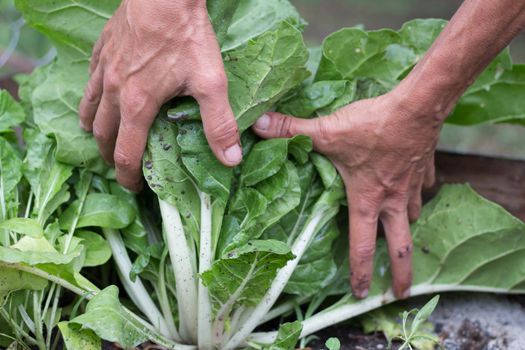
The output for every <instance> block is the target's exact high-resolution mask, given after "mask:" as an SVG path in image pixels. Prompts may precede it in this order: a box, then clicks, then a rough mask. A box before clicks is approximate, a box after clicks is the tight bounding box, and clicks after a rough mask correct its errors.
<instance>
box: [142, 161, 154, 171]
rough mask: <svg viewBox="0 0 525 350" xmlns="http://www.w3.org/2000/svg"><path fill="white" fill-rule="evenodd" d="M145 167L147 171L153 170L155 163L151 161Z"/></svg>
mask: <svg viewBox="0 0 525 350" xmlns="http://www.w3.org/2000/svg"><path fill="white" fill-rule="evenodd" d="M144 166H145V167H146V169H151V168H153V162H152V161H151V160H147V161H146V164H144Z"/></svg>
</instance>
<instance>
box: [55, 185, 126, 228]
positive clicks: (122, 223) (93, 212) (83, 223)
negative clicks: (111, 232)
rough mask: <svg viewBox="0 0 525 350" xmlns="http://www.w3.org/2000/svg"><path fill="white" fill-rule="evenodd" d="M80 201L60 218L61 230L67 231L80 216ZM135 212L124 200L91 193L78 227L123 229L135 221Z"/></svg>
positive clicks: (109, 195)
mask: <svg viewBox="0 0 525 350" xmlns="http://www.w3.org/2000/svg"><path fill="white" fill-rule="evenodd" d="M79 205H80V201H79V200H76V201H74V202H73V203H71V205H70V206H69V207H68V208H67V209H66V210H65V211H64V213H63V214H62V215H61V216H60V219H59V222H60V228H61V229H63V230H67V229H69V228H70V227H71V223H72V221H73V220H74V219H75V218H76V217H77V215H78V209H79ZM135 215H136V213H135V210H134V208H133V207H132V206H131V205H130V204H129V203H127V202H126V201H125V200H123V199H122V198H120V197H118V196H115V195H111V194H105V193H90V194H88V195H87V197H86V201H85V202H84V206H83V207H82V212H81V213H80V216H79V217H78V222H77V225H76V227H77V228H82V227H90V226H93V227H105V228H114V229H121V228H124V227H126V226H128V225H130V224H131V223H132V222H133V221H134V220H135Z"/></svg>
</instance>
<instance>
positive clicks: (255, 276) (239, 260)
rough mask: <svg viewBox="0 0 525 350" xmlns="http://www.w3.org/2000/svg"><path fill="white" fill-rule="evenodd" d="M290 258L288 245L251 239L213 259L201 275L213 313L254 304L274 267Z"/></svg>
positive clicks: (268, 284)
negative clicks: (222, 256)
mask: <svg viewBox="0 0 525 350" xmlns="http://www.w3.org/2000/svg"><path fill="white" fill-rule="evenodd" d="M292 258H293V255H292V254H291V253H290V248H289V247H288V246H287V245H286V244H284V243H282V242H279V241H275V240H253V241H249V242H248V243H247V244H245V245H244V246H242V247H240V248H238V249H236V250H232V251H230V252H229V253H228V254H227V257H224V258H222V259H219V260H217V261H215V262H214V263H213V265H212V267H211V269H210V270H208V271H206V272H204V273H203V274H202V276H201V278H202V281H203V282H204V285H205V286H206V287H208V289H209V291H210V294H211V299H212V303H213V307H214V310H215V313H220V314H221V316H223V317H224V316H228V314H229V313H230V311H231V310H232V309H233V308H234V307H235V306H239V305H246V306H255V305H257V303H258V302H259V301H260V300H261V298H262V297H263V296H264V294H265V293H266V290H267V289H268V288H269V287H270V284H271V283H272V281H273V279H274V277H275V275H276V274H277V270H278V269H279V268H281V267H283V266H284V265H285V264H286V262H287V261H288V260H290V259H292Z"/></svg>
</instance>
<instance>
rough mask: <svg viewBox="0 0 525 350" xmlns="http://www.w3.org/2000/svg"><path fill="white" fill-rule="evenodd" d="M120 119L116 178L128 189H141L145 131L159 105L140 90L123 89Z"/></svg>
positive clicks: (116, 152)
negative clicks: (126, 90)
mask: <svg viewBox="0 0 525 350" xmlns="http://www.w3.org/2000/svg"><path fill="white" fill-rule="evenodd" d="M121 101H122V103H121V122H120V127H119V131H118V137H117V142H116V145H115V153H114V158H115V169H116V176H117V181H118V182H119V183H120V184H121V185H122V186H124V187H126V188H127V189H129V190H132V191H135V192H138V191H140V190H141V189H142V157H143V155H144V150H145V149H146V143H147V140H148V132H149V129H150V127H151V124H152V123H153V121H154V120H155V116H156V115H157V113H158V111H159V107H160V105H159V104H158V103H157V102H156V100H155V99H153V98H152V97H151V96H149V95H147V94H145V93H141V92H140V91H134V92H131V93H129V92H127V93H126V92H125V93H124V94H123V96H122V99H121Z"/></svg>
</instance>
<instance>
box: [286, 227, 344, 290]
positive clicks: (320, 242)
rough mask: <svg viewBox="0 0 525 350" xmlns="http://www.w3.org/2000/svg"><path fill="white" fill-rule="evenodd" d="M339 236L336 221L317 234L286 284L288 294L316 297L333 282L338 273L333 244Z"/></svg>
mask: <svg viewBox="0 0 525 350" xmlns="http://www.w3.org/2000/svg"><path fill="white" fill-rule="evenodd" d="M337 236H339V229H338V227H337V222H336V221H335V220H332V221H330V222H329V223H328V224H326V225H325V226H323V227H322V228H321V229H320V230H319V232H317V234H316V235H315V236H314V238H313V239H312V242H311V243H310V245H309V246H308V249H307V250H306V252H305V254H304V255H303V257H302V258H301V260H300V261H299V265H298V266H297V268H296V269H295V270H294V273H293V274H292V276H291V277H290V280H289V281H288V283H287V284H286V287H285V289H284V291H285V292H286V293H288V294H296V295H305V296H308V295H314V294H316V293H318V292H319V290H321V289H322V288H324V287H326V286H327V285H328V283H330V282H331V281H332V279H333V277H334V276H335V274H336V271H337V265H336V263H335V261H334V253H333V251H334V249H333V243H334V240H335V239H336V238H337ZM287 238H288V237H287Z"/></svg>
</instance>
